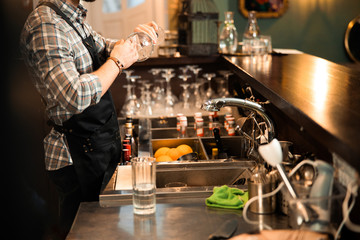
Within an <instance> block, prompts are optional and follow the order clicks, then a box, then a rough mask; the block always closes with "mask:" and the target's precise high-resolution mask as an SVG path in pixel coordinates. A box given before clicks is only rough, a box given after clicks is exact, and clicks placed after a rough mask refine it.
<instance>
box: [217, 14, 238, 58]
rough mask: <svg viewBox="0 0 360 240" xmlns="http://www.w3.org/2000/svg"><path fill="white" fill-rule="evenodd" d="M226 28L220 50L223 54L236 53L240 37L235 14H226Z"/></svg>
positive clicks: (220, 42)
mask: <svg viewBox="0 0 360 240" xmlns="http://www.w3.org/2000/svg"><path fill="white" fill-rule="evenodd" d="M224 24H225V25H224V27H223V28H222V30H221V34H220V39H219V49H220V52H221V53H225V54H228V53H235V52H236V49H237V46H238V36H237V31H236V27H235V25H234V13H233V12H225V21H224Z"/></svg>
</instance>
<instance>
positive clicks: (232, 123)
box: [227, 117, 235, 136]
mask: <svg viewBox="0 0 360 240" xmlns="http://www.w3.org/2000/svg"><path fill="white" fill-rule="evenodd" d="M227 122H228V127H227V132H228V135H229V136H235V118H234V117H229V118H228V119H227Z"/></svg>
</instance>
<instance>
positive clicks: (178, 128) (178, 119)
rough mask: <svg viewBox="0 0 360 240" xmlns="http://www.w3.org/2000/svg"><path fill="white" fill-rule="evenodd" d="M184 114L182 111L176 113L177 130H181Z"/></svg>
mask: <svg viewBox="0 0 360 240" xmlns="http://www.w3.org/2000/svg"><path fill="white" fill-rule="evenodd" d="M182 116H184V114H182V113H178V114H177V115H176V130H177V131H178V132H180V118H181V117H182Z"/></svg>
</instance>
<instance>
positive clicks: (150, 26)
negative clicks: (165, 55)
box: [134, 21, 159, 44]
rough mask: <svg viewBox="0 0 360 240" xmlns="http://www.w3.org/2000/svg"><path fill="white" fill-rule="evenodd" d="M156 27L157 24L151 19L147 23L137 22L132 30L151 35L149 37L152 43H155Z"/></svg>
mask: <svg viewBox="0 0 360 240" xmlns="http://www.w3.org/2000/svg"><path fill="white" fill-rule="evenodd" d="M158 29H159V26H158V25H157V24H156V23H155V22H154V21H151V22H149V23H145V24H139V25H138V26H137V27H136V28H135V29H134V32H144V33H146V34H148V35H149V36H150V37H151V39H152V40H153V43H154V44H156V41H157V34H156V31H157V30H158Z"/></svg>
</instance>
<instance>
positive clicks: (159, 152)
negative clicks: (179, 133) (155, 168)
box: [154, 147, 170, 158]
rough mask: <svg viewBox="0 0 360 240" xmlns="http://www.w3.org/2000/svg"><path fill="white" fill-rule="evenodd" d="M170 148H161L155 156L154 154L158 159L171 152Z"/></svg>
mask: <svg viewBox="0 0 360 240" xmlns="http://www.w3.org/2000/svg"><path fill="white" fill-rule="evenodd" d="M169 149H170V148H168V147H161V148H159V149H158V150H156V152H155V154H154V157H155V158H157V157H160V156H162V155H166V153H167V151H169Z"/></svg>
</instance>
